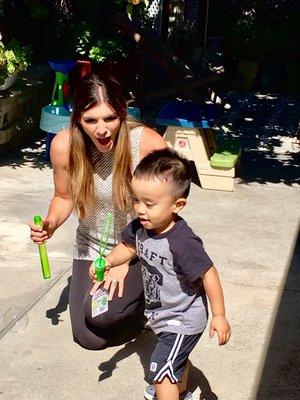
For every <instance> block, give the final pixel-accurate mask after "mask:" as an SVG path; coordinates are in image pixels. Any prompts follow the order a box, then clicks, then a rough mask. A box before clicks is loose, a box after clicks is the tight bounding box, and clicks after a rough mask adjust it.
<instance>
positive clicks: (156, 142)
mask: <svg viewBox="0 0 300 400" xmlns="http://www.w3.org/2000/svg"><path fill="white" fill-rule="evenodd" d="M166 147H167V144H166V142H165V140H164V138H163V137H162V136H161V135H160V134H159V133H158V132H156V131H155V130H153V129H151V128H149V127H148V126H145V127H144V129H143V133H142V136H141V140H140V159H142V158H144V157H145V156H146V155H147V154H149V153H151V151H153V150H159V149H165V148H166Z"/></svg>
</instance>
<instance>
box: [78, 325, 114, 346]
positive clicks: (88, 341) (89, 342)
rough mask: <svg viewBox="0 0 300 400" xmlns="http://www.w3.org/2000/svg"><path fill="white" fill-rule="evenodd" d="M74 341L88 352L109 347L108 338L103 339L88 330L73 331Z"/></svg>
mask: <svg viewBox="0 0 300 400" xmlns="http://www.w3.org/2000/svg"><path fill="white" fill-rule="evenodd" d="M73 340H74V342H75V343H77V344H79V345H80V346H81V347H83V348H84V349H87V350H104V349H105V348H106V347H107V342H108V341H107V339H106V338H102V337H101V336H98V335H96V334H94V333H93V332H91V331H89V330H88V329H87V328H86V330H85V332H83V331H79V332H74V331H73Z"/></svg>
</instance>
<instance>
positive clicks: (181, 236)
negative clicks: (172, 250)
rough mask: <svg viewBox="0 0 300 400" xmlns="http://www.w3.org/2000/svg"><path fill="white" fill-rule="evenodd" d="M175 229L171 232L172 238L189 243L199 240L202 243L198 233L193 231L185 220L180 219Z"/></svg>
mask: <svg viewBox="0 0 300 400" xmlns="http://www.w3.org/2000/svg"><path fill="white" fill-rule="evenodd" d="M174 228H175V229H173V230H172V231H171V232H170V235H169V236H170V238H171V239H176V240H178V241H181V242H182V241H183V242H187V241H190V240H194V239H198V240H200V241H201V243H202V240H201V239H200V237H199V236H198V235H196V233H195V232H194V231H193V230H192V228H191V227H190V226H189V225H188V224H187V222H186V221H185V219H183V218H181V217H178V220H177V222H176V224H175V227H174Z"/></svg>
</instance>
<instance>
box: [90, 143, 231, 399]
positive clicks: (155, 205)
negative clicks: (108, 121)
mask: <svg viewBox="0 0 300 400" xmlns="http://www.w3.org/2000/svg"><path fill="white" fill-rule="evenodd" d="M190 182H191V176H190V169H189V162H188V160H185V159H184V158H182V157H181V156H179V155H178V154H177V153H176V152H174V151H172V150H169V149H164V150H157V151H154V152H152V153H151V154H149V155H148V156H146V157H145V158H144V159H143V160H142V161H141V162H140V164H139V165H138V166H137V168H136V170H135V171H134V174H133V178H132V192H133V199H134V208H135V211H136V213H137V217H138V218H137V219H135V220H134V221H132V222H131V223H130V224H129V225H127V227H126V228H125V229H124V231H123V232H122V242H121V243H119V244H118V245H117V246H116V247H115V248H114V249H113V250H112V251H111V253H110V254H109V255H108V256H107V257H106V262H107V265H108V268H109V267H110V268H111V267H114V266H117V265H120V264H123V263H125V262H126V261H128V260H129V259H131V258H132V257H133V256H135V255H136V254H137V255H138V256H139V257H140V260H141V265H142V276H143V281H144V290H145V302H146V310H145V315H146V316H147V317H148V320H149V324H150V327H151V328H152V330H153V331H154V333H155V334H156V335H157V344H156V347H155V350H154V352H153V354H152V356H151V360H150V366H149V376H150V379H151V380H152V381H153V383H154V388H153V386H152V385H150V386H148V388H147V389H146V392H145V398H146V399H159V400H166V399H167V400H178V399H185V400H187V399H191V398H192V394H191V393H190V392H188V391H187V378H188V357H189V354H190V352H191V351H192V349H193V348H194V347H195V345H196V344H197V342H198V340H199V339H200V337H201V335H202V333H203V331H204V329H205V327H206V323H207V316H208V311H207V299H206V295H207V296H208V299H209V302H210V307H211V312H212V320H211V323H210V329H209V335H210V337H212V336H213V335H214V332H215V331H216V332H217V334H218V338H219V345H224V344H226V343H227V342H228V340H229V337H230V326H229V324H228V322H227V320H226V318H225V307H224V300H223V293H222V288H221V285H220V281H219V277H218V273H217V270H216V268H215V267H214V266H213V262H212V261H211V260H210V258H209V257H208V255H207V254H206V252H205V251H204V249H203V246H202V241H201V239H200V238H199V237H197V236H196V235H195V234H194V233H193V231H192V230H191V229H190V228H189V227H188V225H187V224H186V222H185V221H184V220H183V219H182V218H180V217H179V216H178V213H179V211H181V210H182V209H183V207H184V206H185V205H186V202H187V200H186V199H187V197H188V194H189V190H190ZM90 275H91V277H92V278H93V279H95V270H94V268H93V265H92V266H91V269H90Z"/></svg>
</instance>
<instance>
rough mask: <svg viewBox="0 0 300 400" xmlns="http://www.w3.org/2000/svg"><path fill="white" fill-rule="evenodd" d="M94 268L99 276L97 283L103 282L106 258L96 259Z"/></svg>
mask: <svg viewBox="0 0 300 400" xmlns="http://www.w3.org/2000/svg"><path fill="white" fill-rule="evenodd" d="M94 267H95V272H96V275H97V281H98V282H102V281H103V279H104V272H105V268H106V261H105V258H103V257H99V258H96V260H95V261H94Z"/></svg>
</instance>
